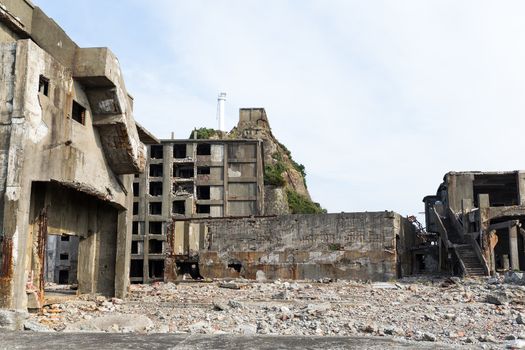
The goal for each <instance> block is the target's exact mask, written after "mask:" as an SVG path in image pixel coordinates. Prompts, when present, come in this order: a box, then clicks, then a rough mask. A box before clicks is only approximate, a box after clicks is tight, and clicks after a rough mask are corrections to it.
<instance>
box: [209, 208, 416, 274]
mask: <svg viewBox="0 0 525 350" xmlns="http://www.w3.org/2000/svg"><path fill="white" fill-rule="evenodd" d="M206 225H207V227H208V235H207V242H205V247H201V250H200V253H199V268H200V273H201V275H202V276H203V277H210V278H224V277H239V276H242V277H245V278H252V279H253V278H255V277H256V274H257V271H258V270H261V271H264V272H265V275H266V278H269V279H277V278H284V279H319V278H338V279H359V280H375V281H386V280H391V279H394V278H396V277H398V276H399V275H402V274H403V273H404V271H410V266H409V263H410V259H408V258H407V253H406V249H405V246H409V245H408V244H406V242H407V241H409V240H410V237H411V236H413V234H414V233H413V230H412V226H410V225H409V224H407V221H406V219H404V218H403V217H402V216H400V215H399V214H396V213H394V212H371V213H368V212H365V213H342V214H320V215H285V216H277V217H263V218H242V219H222V220H209V221H206Z"/></svg>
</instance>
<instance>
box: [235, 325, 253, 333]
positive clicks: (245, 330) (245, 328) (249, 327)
mask: <svg viewBox="0 0 525 350" xmlns="http://www.w3.org/2000/svg"><path fill="white" fill-rule="evenodd" d="M238 331H239V333H241V334H244V335H255V334H257V326H256V325H254V324H243V325H240V326H239V328H238Z"/></svg>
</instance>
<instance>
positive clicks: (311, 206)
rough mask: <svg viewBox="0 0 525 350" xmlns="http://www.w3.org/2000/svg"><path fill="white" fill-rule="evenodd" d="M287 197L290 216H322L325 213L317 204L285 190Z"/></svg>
mask: <svg viewBox="0 0 525 350" xmlns="http://www.w3.org/2000/svg"><path fill="white" fill-rule="evenodd" d="M286 195H287V196H288V207H289V208H290V212H291V213H292V214H322V213H326V210H325V209H323V208H321V206H320V205H319V203H314V202H312V201H310V200H309V199H308V198H306V197H305V196H303V195H300V194H299V193H297V192H295V191H293V190H290V189H288V190H286Z"/></svg>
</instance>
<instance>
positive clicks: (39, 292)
mask: <svg viewBox="0 0 525 350" xmlns="http://www.w3.org/2000/svg"><path fill="white" fill-rule="evenodd" d="M0 5H1V6H0V61H1V67H2V72H1V74H2V77H1V80H2V85H0V118H1V125H0V132H1V139H0V140H1V145H0V179H1V182H0V195H1V198H2V200H1V201H0V215H1V219H0V242H1V244H0V259H1V264H0V307H7V308H16V309H25V308H30V309H31V308H38V307H39V305H40V303H41V302H42V300H43V298H44V295H45V282H57V283H73V284H78V292H79V293H93V292H96V293H102V294H104V295H116V296H119V297H123V296H125V294H126V290H127V287H128V284H129V278H128V275H129V256H130V248H131V227H132V225H131V222H132V212H131V210H128V208H132V203H133V192H132V183H133V174H136V173H139V172H142V171H143V169H144V167H145V163H146V149H145V146H144V144H143V143H142V142H141V140H140V138H139V134H138V132H137V127H136V125H135V122H134V119H133V115H132V108H133V100H132V98H131V97H130V95H128V93H127V91H126V87H125V85H124V81H123V78H122V74H121V71H120V68H119V63H118V60H117V58H116V57H115V56H114V55H113V53H112V52H111V51H110V50H109V49H107V48H80V47H78V46H77V45H76V44H75V42H73V41H72V40H71V39H70V38H69V37H68V36H67V35H66V34H65V33H64V31H63V30H62V29H61V28H60V27H59V26H58V25H57V24H56V23H55V22H54V21H53V20H52V19H50V18H48V17H47V16H46V15H45V14H44V13H43V12H42V11H41V10H40V9H39V8H38V7H35V6H33V5H32V3H31V2H29V1H24V0H3V1H2V4H0ZM141 134H142V135H146V136H147V132H145V131H144V130H143V131H142V132H141ZM117 257H118V258H117Z"/></svg>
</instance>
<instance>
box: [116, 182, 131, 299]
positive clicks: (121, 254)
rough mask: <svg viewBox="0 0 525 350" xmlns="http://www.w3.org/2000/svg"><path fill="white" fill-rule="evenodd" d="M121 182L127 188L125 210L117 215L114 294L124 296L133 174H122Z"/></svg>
mask: <svg viewBox="0 0 525 350" xmlns="http://www.w3.org/2000/svg"><path fill="white" fill-rule="evenodd" d="M122 182H123V183H124V184H125V187H126V188H128V189H129V192H128V194H127V196H126V202H127V204H128V205H127V208H128V209H127V210H121V211H119V213H118V217H117V246H116V250H117V251H116V262H115V296H116V297H117V298H125V297H126V292H127V289H128V286H129V265H130V259H131V223H132V222H133V213H132V210H131V209H130V208H132V205H133V193H132V191H131V187H132V184H133V175H124V176H122Z"/></svg>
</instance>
